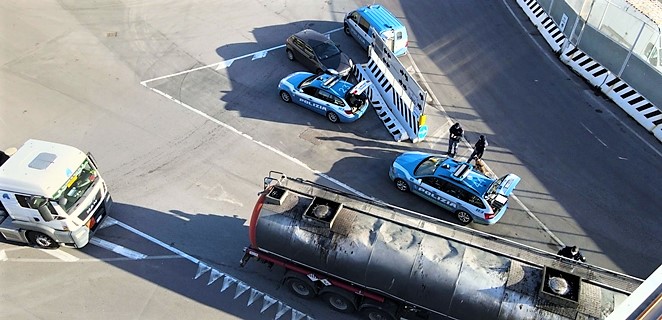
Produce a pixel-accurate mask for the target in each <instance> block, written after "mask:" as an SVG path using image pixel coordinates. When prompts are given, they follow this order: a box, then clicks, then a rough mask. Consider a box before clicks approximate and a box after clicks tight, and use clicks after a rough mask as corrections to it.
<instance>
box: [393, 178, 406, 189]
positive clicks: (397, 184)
mask: <svg viewBox="0 0 662 320" xmlns="http://www.w3.org/2000/svg"><path fill="white" fill-rule="evenodd" d="M395 187H396V188H398V190H400V191H402V192H407V191H409V184H407V181H404V180H402V179H395Z"/></svg>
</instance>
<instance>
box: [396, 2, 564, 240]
mask: <svg viewBox="0 0 662 320" xmlns="http://www.w3.org/2000/svg"><path fill="white" fill-rule="evenodd" d="M509 10H510V8H509ZM511 13H512V14H513V16H514V13H513V12H512V10H511ZM516 20H517V19H516ZM520 25H522V24H521V23H520ZM523 27H524V26H522V28H523ZM534 42H535V41H534ZM407 57H409V60H410V63H411V65H412V66H413V67H414V70H416V73H418V74H419V75H420V78H421V82H422V83H423V87H424V88H425V90H427V92H428V95H430V97H431V98H432V102H433V103H434V104H435V105H436V106H437V107H438V108H439V109H441V111H442V112H443V113H444V114H446V115H447V114H448V113H447V112H446V110H445V109H444V107H443V106H442V104H441V102H440V101H439V99H437V96H435V94H434V92H432V89H431V88H430V86H429V85H428V82H427V81H426V80H425V78H424V77H423V73H421V70H420V69H419V68H418V66H417V65H416V62H414V59H413V58H412V57H411V55H410V54H408V55H407ZM446 118H447V119H448V121H447V122H446V124H450V123H453V119H451V118H450V117H448V116H446ZM447 128H448V127H443V128H440V129H438V130H436V131H435V133H434V135H435V136H436V135H439V136H445V135H446V134H443V132H444V131H446V132H448V129H447ZM439 140H441V139H438V140H437V141H439ZM462 145H464V146H465V148H463V149H465V150H471V152H473V146H472V145H471V144H470V143H469V141H467V139H466V138H462ZM471 152H469V151H465V152H464V153H463V155H468V154H470V153H471ZM485 167H486V168H487V170H488V171H489V172H490V173H492V175H494V172H493V171H492V169H491V168H490V167H489V166H488V165H487V164H485ZM511 197H512V198H513V200H515V201H516V202H517V203H518V204H519V205H520V206H521V207H522V209H523V210H524V212H526V214H527V215H528V216H529V217H531V218H532V219H533V220H535V221H536V222H537V223H538V224H539V225H540V227H541V228H542V229H543V230H544V231H545V232H546V233H547V234H549V236H550V237H551V238H552V239H553V240H554V241H556V243H558V244H559V245H560V246H564V244H563V241H561V239H559V237H557V236H556V235H555V234H554V233H553V232H552V230H550V229H549V228H547V226H546V225H545V224H544V223H543V222H542V221H540V219H538V217H536V216H535V215H534V214H533V212H531V210H529V208H527V207H526V206H525V205H524V203H523V202H522V201H521V200H520V199H519V198H517V196H515V194H512V195H511Z"/></svg>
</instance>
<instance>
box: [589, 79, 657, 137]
mask: <svg viewBox="0 0 662 320" xmlns="http://www.w3.org/2000/svg"><path fill="white" fill-rule="evenodd" d="M600 90H601V91H602V92H603V93H604V94H605V95H607V96H608V97H609V98H610V99H611V100H613V101H614V102H615V103H616V104H617V105H618V106H619V107H621V109H623V110H624V111H625V112H627V114H629V115H630V116H631V117H632V118H634V120H636V121H637V122H639V124H641V125H642V126H643V127H644V128H646V130H648V131H651V132H653V130H654V129H655V128H656V127H659V126H660V125H662V111H660V109H658V108H657V107H655V106H654V105H653V104H652V103H651V102H650V101H648V100H646V98H644V96H642V95H640V94H639V93H638V92H637V90H634V89H633V88H632V87H630V86H629V85H628V84H627V83H625V81H623V80H621V79H620V78H618V77H616V76H614V75H612V74H609V76H608V78H607V81H606V82H605V84H604V85H602V86H600ZM658 139H659V138H658ZM661 141H662V140H661Z"/></svg>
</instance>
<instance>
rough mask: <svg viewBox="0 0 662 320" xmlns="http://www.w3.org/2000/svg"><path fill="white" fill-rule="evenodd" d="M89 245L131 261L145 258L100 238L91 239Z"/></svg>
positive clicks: (140, 254) (144, 255) (143, 255)
mask: <svg viewBox="0 0 662 320" xmlns="http://www.w3.org/2000/svg"><path fill="white" fill-rule="evenodd" d="M90 244H93V245H95V246H97V247H101V248H104V249H107V250H110V251H112V252H115V253H117V254H119V255H122V256H125V257H127V258H129V259H133V260H142V259H145V258H146V257H147V255H146V254H142V253H140V252H137V251H133V250H131V249H127V248H125V247H123V246H120V245H118V244H114V243H112V242H109V241H106V240H103V239H100V238H97V237H93V238H92V239H90Z"/></svg>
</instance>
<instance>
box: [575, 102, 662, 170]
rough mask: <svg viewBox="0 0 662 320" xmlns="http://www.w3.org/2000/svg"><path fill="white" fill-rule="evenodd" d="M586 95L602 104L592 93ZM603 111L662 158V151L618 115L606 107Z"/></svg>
mask: <svg viewBox="0 0 662 320" xmlns="http://www.w3.org/2000/svg"><path fill="white" fill-rule="evenodd" d="M584 94H585V95H587V96H588V97H589V98H590V99H591V100H593V101H594V102H595V103H596V104H602V102H601V101H599V100H598V99H597V98H596V97H595V95H594V94H593V93H592V91H588V90H584ZM602 110H604V111H607V113H609V115H611V117H612V118H614V119H616V121H618V122H619V123H620V124H621V125H622V126H623V127H626V128H627V129H628V130H630V132H631V133H632V134H634V136H635V137H637V138H639V141H641V142H643V143H644V144H645V145H646V146H647V147H648V148H649V149H651V150H653V152H655V153H657V155H658V156H660V157H662V151H660V150H658V149H656V148H655V147H653V145H652V144H650V143H648V141H646V140H645V139H644V138H643V137H642V136H640V135H639V134H638V133H637V132H636V131H634V129H632V127H631V126H629V125H627V124H626V123H625V122H623V121H622V120H621V119H620V118H618V117H616V115H615V114H614V113H613V112H611V110H609V109H608V108H606V107H604V108H602Z"/></svg>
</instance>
